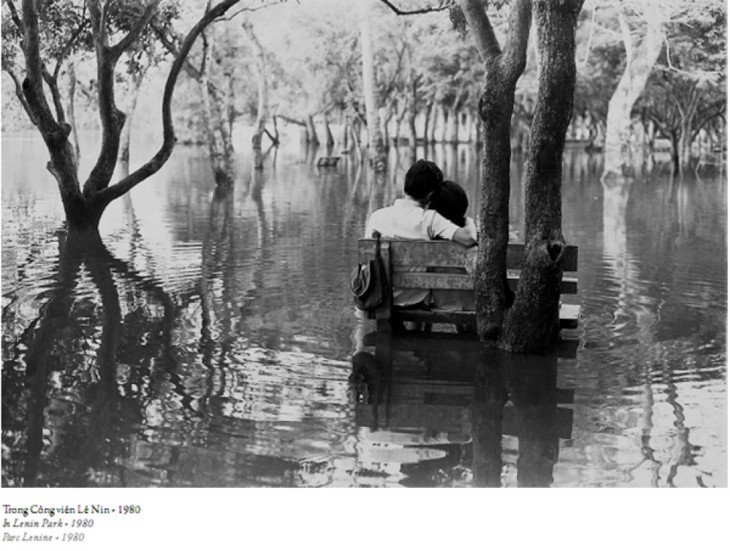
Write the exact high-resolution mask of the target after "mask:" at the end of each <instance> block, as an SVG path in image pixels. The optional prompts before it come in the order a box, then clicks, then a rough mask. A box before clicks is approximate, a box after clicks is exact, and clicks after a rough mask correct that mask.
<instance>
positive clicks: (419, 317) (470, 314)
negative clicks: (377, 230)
mask: <svg viewBox="0 0 730 551" xmlns="http://www.w3.org/2000/svg"><path fill="white" fill-rule="evenodd" d="M375 243H376V240H375V239H360V240H359V241H358V257H359V260H358V262H360V263H363V262H366V261H368V260H370V259H372V258H373V256H374V255H375ZM523 250H524V244H523V243H510V244H509V245H508V246H507V277H508V280H509V284H510V288H511V289H512V290H516V289H517V283H518V281H519V274H520V268H521V265H522V257H523ZM466 251H467V249H465V248H464V247H462V246H461V245H458V244H456V243H453V242H451V241H428V240H399V239H392V240H381V256H382V257H383V260H384V263H385V266H386V271H387V274H388V278H389V281H390V285H391V286H392V287H399V288H403V289H423V290H428V289H431V290H455V291H467V292H471V293H473V288H474V286H473V280H472V276H470V275H469V274H467V273H466V270H465V269H464V265H465V264H464V259H465V254H466ZM409 268H419V269H421V268H425V271H406V270H408V269H409ZM445 269H447V270H445ZM563 270H564V272H565V273H566V274H570V273H571V272H573V273H574V272H577V270H578V247H576V246H573V245H569V246H568V250H567V251H566V254H565V257H564V260H563ZM459 271H460V272H461V273H458V272H459ZM453 272H457V273H453ZM560 290H561V293H563V294H564V295H566V298H567V296H569V295H575V294H576V293H577V292H578V279H577V277H576V276H575V275H564V276H563V281H562V284H561V289H560ZM579 315H580V306H579V305H578V304H570V303H569V301H568V300H562V301H561V305H560V327H561V329H575V328H577V327H578V317H579ZM368 317H370V318H371V319H373V318H374V319H376V320H377V323H378V330H379V331H390V330H391V327H392V325H393V323H394V322H402V321H414V322H427V323H444V324H455V325H464V324H466V325H471V326H475V318H476V315H475V312H474V311H473V310H444V309H438V308H432V309H430V310H416V309H405V308H398V307H397V306H395V305H393V304H392V301H391V300H388V301H386V303H385V304H383V305H381V306H380V307H378V308H377V309H376V310H375V311H374V312H369V315H368Z"/></svg>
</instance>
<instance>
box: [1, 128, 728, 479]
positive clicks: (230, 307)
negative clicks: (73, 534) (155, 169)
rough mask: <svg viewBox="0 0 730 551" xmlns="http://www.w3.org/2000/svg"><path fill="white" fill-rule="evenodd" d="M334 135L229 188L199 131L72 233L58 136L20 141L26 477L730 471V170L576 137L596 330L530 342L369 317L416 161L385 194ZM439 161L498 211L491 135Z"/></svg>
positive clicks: (571, 223) (6, 179)
mask: <svg viewBox="0 0 730 551" xmlns="http://www.w3.org/2000/svg"><path fill="white" fill-rule="evenodd" d="M320 154H322V152H320V153H319V154H316V153H314V154H313V153H312V152H310V154H309V155H307V154H305V153H304V152H299V151H298V149H297V148H293V147H292V148H289V149H287V150H284V151H281V152H278V153H277V155H276V158H274V157H273V156H272V155H273V153H272V154H271V155H270V156H269V158H268V160H267V165H266V168H265V170H263V171H259V172H256V171H252V170H251V169H250V168H249V167H247V166H246V163H245V162H242V163H241V167H240V171H239V174H238V176H237V179H236V183H235V186H234V189H233V190H232V191H231V192H229V193H226V192H222V191H216V189H215V185H214V182H213V180H212V176H211V172H210V168H209V166H208V162H207V158H206V156H205V153H204V150H203V149H198V148H194V147H185V146H180V147H178V148H177V149H176V150H175V153H174V155H173V157H172V158H171V160H170V161H169V162H168V164H167V166H166V167H165V168H164V169H163V170H162V171H161V172H160V173H159V174H158V175H156V176H155V177H153V178H152V179H151V180H149V181H147V182H144V183H143V184H141V185H140V186H138V188H136V189H135V190H134V191H133V192H132V194H131V195H130V196H129V197H127V198H123V199H121V200H119V201H117V202H116V203H115V204H113V205H112V206H111V207H110V208H109V210H108V211H107V213H106V214H105V217H104V219H103V221H102V227H101V232H102V236H103V241H104V244H105V248H104V249H103V250H99V251H96V252H95V253H94V254H89V253H76V254H72V253H69V252H68V251H67V250H66V249H64V248H63V247H62V246H61V245H62V242H63V239H64V234H63V232H62V231H61V230H62V222H63V213H62V210H61V206H60V200H59V197H58V192H57V189H56V187H55V184H54V183H53V180H52V178H51V176H50V175H49V174H48V173H47V172H46V171H45V169H44V168H43V164H44V163H45V161H43V162H39V159H45V158H46V157H47V155H46V153H45V151H44V150H43V144H42V143H41V142H39V141H36V140H31V139H25V140H23V139H16V138H13V137H6V138H4V139H3V149H2V156H3V158H2V161H3V162H2V238H3V245H2V296H3V314H2V323H3V372H2V450H3V451H2V454H3V455H2V460H3V461H2V484H3V486H6V487H12V486H62V487H92V486H93V487H95V486H104V487H149V486H153V487H158V486H159V487H253V486H265V487H271V486H282V487H298V486H306V487H313V486H331V487H364V486H377V487H386V486H419V487H435V486H465V487H472V486H503V487H512V486H552V487H576V486H580V487H596V486H609V487H619V486H620V487H623V486H633V487H651V486H661V487H664V486H678V487H719V486H722V487H724V486H727V472H726V464H727V439H726V435H727V413H726V412H727V409H726V408H727V397H726V390H727V388H726V376H727V373H726V362H727V356H726V311H727V268H726V266H727V238H726V235H727V231H726V227H727V224H726V186H725V177H724V175H723V174H707V173H703V174H702V175H701V177H696V176H695V175H694V174H691V175H685V176H684V177H678V176H677V177H672V176H670V175H669V174H668V173H659V174H658V175H654V176H651V177H647V178H645V179H643V180H637V181H635V182H634V183H633V185H632V186H631V187H630V188H605V189H604V187H603V186H602V184H601V182H600V179H599V176H600V170H599V167H598V166H597V163H598V161H597V159H596V158H594V157H589V156H588V155H587V154H585V153H582V152H568V154H567V155H566V164H565V182H564V187H563V229H564V233H565V236H566V239H567V240H568V241H569V242H570V243H572V244H576V245H578V246H579V272H578V276H579V293H578V295H577V298H578V301H579V303H580V304H581V308H582V310H581V319H580V328H579V329H578V330H577V331H576V332H574V333H573V334H571V335H569V336H570V337H571V339H572V341H571V342H568V343H566V344H565V346H563V347H562V348H561V349H560V350H559V351H557V352H556V353H555V354H551V355H547V356H526V355H507V354H500V353H498V352H495V351H489V350H485V349H483V348H482V347H481V346H480V345H478V344H477V343H475V342H473V341H469V340H463V339H461V340H460V339H457V338H456V337H453V338H448V339H437V338H425V337H423V336H419V335H411V336H409V337H394V338H392V339H389V338H387V337H386V336H384V335H382V334H377V333H376V332H375V328H374V326H373V325H372V322H371V321H363V320H359V319H358V316H357V315H356V312H355V309H354V308H353V306H352V302H351V299H350V297H349V295H348V291H347V285H346V282H347V275H348V273H349V271H350V269H351V268H352V267H353V266H354V264H355V263H356V259H357V254H356V242H357V238H358V237H360V235H361V234H362V232H363V228H364V225H365V220H366V218H367V215H368V212H369V210H370V209H372V208H374V207H377V206H382V205H383V204H385V203H390V202H392V200H393V199H394V198H395V197H396V196H398V195H399V193H400V188H401V182H402V178H403V174H404V172H405V169H406V168H407V165H408V162H409V161H407V160H405V157H406V156H404V158H403V159H400V160H398V159H396V158H395V157H394V158H393V159H392V160H393V162H392V169H391V173H390V175H389V177H388V180H389V182H388V186H387V189H384V190H372V189H371V184H372V178H371V176H370V174H369V173H368V171H367V169H366V166H367V165H364V166H362V165H360V163H358V162H357V160H356V159H355V158H354V157H349V158H348V157H343V159H342V161H341V162H340V164H339V165H338V166H337V167H336V168H326V169H318V168H317V167H316V157H317V156H318V155H320ZM430 156H432V157H433V158H434V159H435V160H436V161H437V162H438V163H439V164H440V165H441V166H442V167H443V168H444V173H445V175H446V177H448V178H451V179H455V180H457V181H460V182H462V183H463V184H464V185H465V186H466V187H467V188H468V190H469V196H470V199H471V203H472V206H471V207H470V210H471V212H470V214H472V215H474V214H475V212H476V211H475V210H474V207H475V206H476V203H477V201H478V199H477V191H476V182H477V179H478V168H477V167H478V163H477V158H476V154H475V153H474V151H472V150H471V149H469V148H467V147H466V146H463V147H462V146H459V147H458V148H447V149H438V150H436V151H435V152H433V153H431V154H430ZM521 173H522V170H521V162H520V160H519V159H516V160H515V163H514V176H515V178H514V180H515V182H516V183H515V184H513V186H514V189H513V193H512V204H511V214H510V215H511V219H512V221H513V223H514V226H513V228H512V230H513V234H514V236H515V237H516V238H517V239H519V238H520V235H521V231H522V223H521V220H522V216H523V207H522V201H523V197H522V191H521V186H520V185H519V180H520V176H521Z"/></svg>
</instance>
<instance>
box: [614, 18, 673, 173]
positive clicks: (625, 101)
mask: <svg viewBox="0 0 730 551" xmlns="http://www.w3.org/2000/svg"><path fill="white" fill-rule="evenodd" d="M624 9H626V10H628V9H631V8H629V7H627V6H622V8H621V10H622V11H620V12H619V22H620V23H621V29H622V31H623V34H624V46H625V48H626V68H625V69H624V73H623V75H622V76H621V80H620V81H619V83H618V86H617V87H616V90H615V91H614V93H613V96H611V100H610V101H609V103H608V112H607V113H606V141H605V145H604V151H605V154H604V166H603V178H614V177H617V176H625V175H628V174H627V173H628V172H630V164H631V163H630V162H628V161H629V157H630V155H631V144H630V132H631V110H632V109H633V107H634V103H636V100H637V99H638V98H639V96H640V95H641V93H642V92H643V90H644V87H645V86H646V81H647V79H648V78H649V75H650V74H651V70H652V68H653V67H654V64H655V63H656V60H657V57H658V56H659V53H660V52H661V49H662V46H663V45H664V31H663V24H664V19H663V16H662V11H663V10H661V9H654V10H650V13H649V14H648V16H647V17H646V31H645V33H644V34H643V36H642V37H641V39H640V41H639V43H638V44H635V43H634V40H633V38H632V37H631V29H629V26H628V23H627V21H626V17H625V14H624V12H623V10H624ZM647 9H648V8H647Z"/></svg>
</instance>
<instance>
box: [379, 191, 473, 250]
mask: <svg viewBox="0 0 730 551" xmlns="http://www.w3.org/2000/svg"><path fill="white" fill-rule="evenodd" d="M458 229H459V226H457V225H456V224H454V223H453V222H451V221H450V220H448V219H446V218H444V217H443V216H441V215H440V214H439V213H438V212H436V211H435V210H430V209H424V208H423V207H422V206H421V205H420V204H419V203H418V202H417V201H414V200H413V199H410V198H408V197H406V198H405V199H397V200H396V201H395V203H393V206H390V207H385V208H382V209H378V210H376V211H375V212H374V213H372V214H371V215H370V219H369V220H368V224H367V228H366V229H365V237H372V236H373V232H374V231H377V232H380V235H382V236H383V237H384V238H385V239H436V238H437V237H440V238H442V239H446V240H448V241H451V238H452V237H453V236H454V234H455V233H456V230H458Z"/></svg>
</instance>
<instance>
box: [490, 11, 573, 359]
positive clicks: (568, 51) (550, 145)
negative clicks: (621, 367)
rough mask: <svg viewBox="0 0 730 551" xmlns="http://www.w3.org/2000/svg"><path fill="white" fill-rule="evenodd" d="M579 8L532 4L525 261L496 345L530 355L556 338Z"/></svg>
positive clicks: (563, 248)
mask: <svg viewBox="0 0 730 551" xmlns="http://www.w3.org/2000/svg"><path fill="white" fill-rule="evenodd" d="M582 4H583V0H565V1H563V2H553V1H552V0H534V2H533V17H534V19H535V23H536V26H537V42H538V50H539V53H540V61H539V64H538V65H539V67H540V75H539V82H540V86H539V89H538V97H537V105H536V108H535V116H534V119H533V121H532V127H531V132H530V149H529V152H528V161H527V177H526V183H525V255H524V260H523V265H522V272H521V275H520V282H519V286H518V288H517V294H516V297H515V302H514V304H513V305H512V307H511V308H510V309H509V312H508V314H507V317H506V320H505V327H504V334H503V338H502V341H503V345H504V346H505V347H506V348H507V349H510V350H517V351H534V350H542V349H544V348H546V347H547V346H549V345H550V344H551V342H552V341H553V339H554V338H555V337H556V336H557V335H558V330H559V309H560V282H561V279H562V276H563V267H562V259H563V255H564V252H565V240H564V238H563V232H562V227H561V226H562V207H561V193H560V188H561V183H562V165H563V163H562V160H563V149H564V146H565V134H566V131H567V129H568V124H569V122H570V116H571V113H572V110H573V91H574V89H575V72H576V69H575V28H576V22H577V18H578V12H579V11H580V8H581V6H582Z"/></svg>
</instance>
